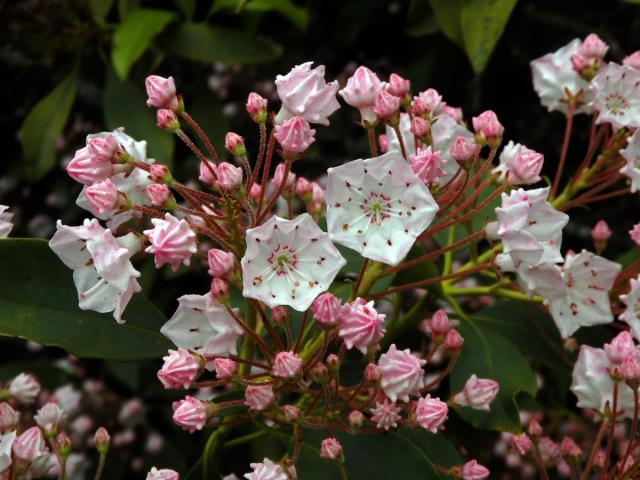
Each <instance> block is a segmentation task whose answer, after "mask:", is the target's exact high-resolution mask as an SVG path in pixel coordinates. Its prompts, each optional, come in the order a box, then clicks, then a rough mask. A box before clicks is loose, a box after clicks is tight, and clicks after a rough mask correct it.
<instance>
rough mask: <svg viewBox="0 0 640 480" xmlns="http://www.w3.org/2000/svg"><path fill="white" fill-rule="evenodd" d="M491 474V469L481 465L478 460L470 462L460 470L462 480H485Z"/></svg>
mask: <svg viewBox="0 0 640 480" xmlns="http://www.w3.org/2000/svg"><path fill="white" fill-rule="evenodd" d="M490 474H491V472H490V471H489V469H488V468H486V467H484V466H482V465H480V464H479V463H478V462H477V461H476V460H469V461H468V462H467V463H465V464H464V465H463V466H462V469H461V470H460V476H461V477H462V480H484V479H485V478H487V477H489V475H490Z"/></svg>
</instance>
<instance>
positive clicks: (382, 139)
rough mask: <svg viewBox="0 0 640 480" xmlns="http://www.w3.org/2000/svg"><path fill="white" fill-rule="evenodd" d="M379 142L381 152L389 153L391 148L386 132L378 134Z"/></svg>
mask: <svg viewBox="0 0 640 480" xmlns="http://www.w3.org/2000/svg"><path fill="white" fill-rule="evenodd" d="M378 144H380V152H381V153H387V151H388V150H389V142H388V140H387V136H386V135H385V134H382V135H378Z"/></svg>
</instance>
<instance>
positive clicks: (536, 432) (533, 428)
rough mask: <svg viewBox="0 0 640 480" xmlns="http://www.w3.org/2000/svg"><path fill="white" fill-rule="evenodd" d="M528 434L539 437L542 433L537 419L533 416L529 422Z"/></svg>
mask: <svg viewBox="0 0 640 480" xmlns="http://www.w3.org/2000/svg"><path fill="white" fill-rule="evenodd" d="M528 430H529V435H531V436H532V437H539V436H540V435H542V426H541V425H540V423H538V421H537V420H536V419H535V418H534V419H532V420H531V421H530V422H529V428H528Z"/></svg>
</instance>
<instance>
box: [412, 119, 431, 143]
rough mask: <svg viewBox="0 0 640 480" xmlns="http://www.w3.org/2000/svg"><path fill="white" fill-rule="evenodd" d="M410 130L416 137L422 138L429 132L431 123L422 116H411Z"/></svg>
mask: <svg viewBox="0 0 640 480" xmlns="http://www.w3.org/2000/svg"><path fill="white" fill-rule="evenodd" d="M410 130H411V133H413V134H414V135H415V136H416V137H418V138H420V139H422V138H425V137H427V135H429V134H430V133H431V124H430V123H429V122H427V121H426V120H425V119H424V118H422V117H413V118H412V119H411V129H410Z"/></svg>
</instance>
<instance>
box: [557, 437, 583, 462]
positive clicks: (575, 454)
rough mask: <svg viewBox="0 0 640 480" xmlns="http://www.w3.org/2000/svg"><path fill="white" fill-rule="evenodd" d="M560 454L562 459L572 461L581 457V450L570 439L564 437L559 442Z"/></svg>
mask: <svg viewBox="0 0 640 480" xmlns="http://www.w3.org/2000/svg"><path fill="white" fill-rule="evenodd" d="M560 453H561V454H562V456H563V457H565V458H569V459H574V460H577V459H579V458H580V457H582V449H581V448H580V447H579V446H578V445H576V442H574V441H573V439H572V438H570V437H564V438H563V439H562V441H561V442H560Z"/></svg>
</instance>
